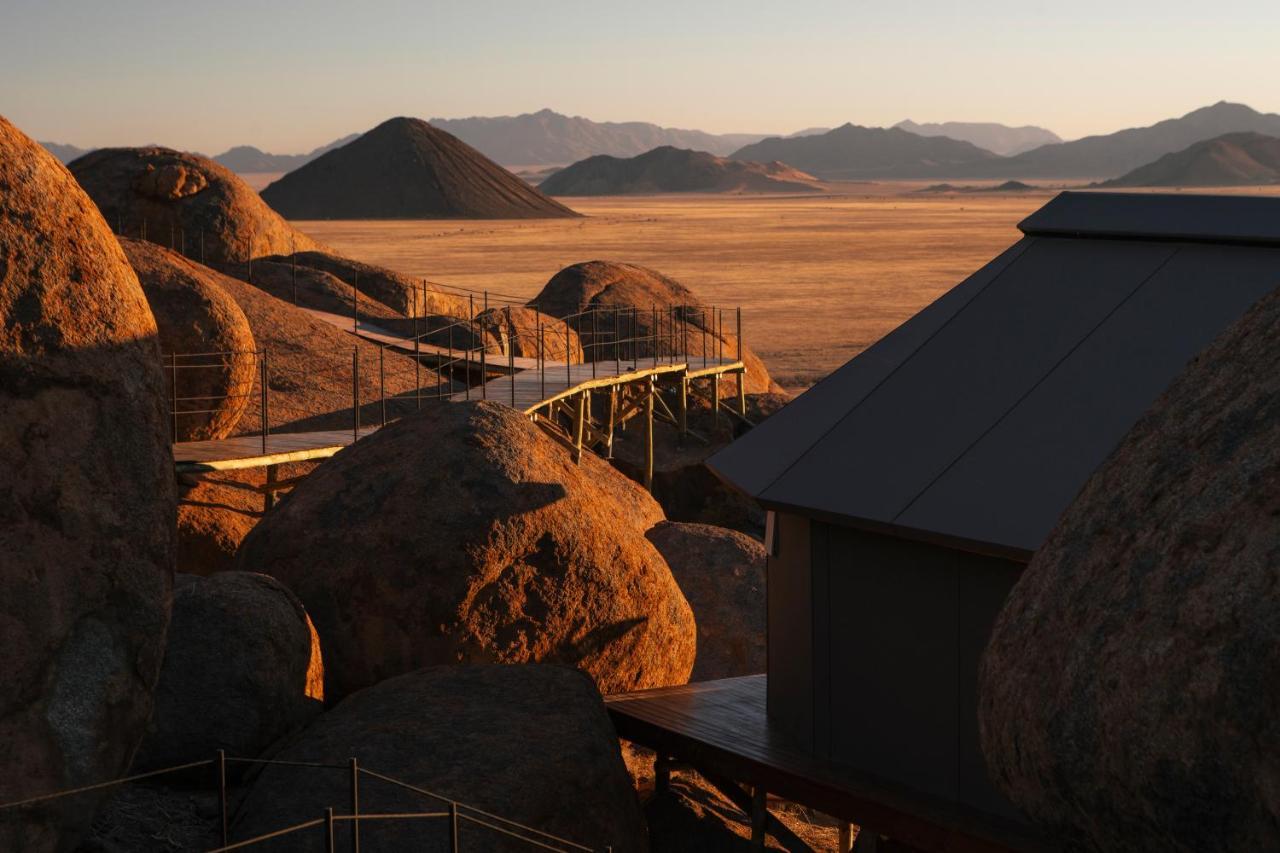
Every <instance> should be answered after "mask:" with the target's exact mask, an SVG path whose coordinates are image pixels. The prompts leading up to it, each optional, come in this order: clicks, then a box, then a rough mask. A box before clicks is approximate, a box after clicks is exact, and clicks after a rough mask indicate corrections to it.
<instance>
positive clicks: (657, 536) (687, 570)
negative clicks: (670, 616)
mask: <svg viewBox="0 0 1280 853" xmlns="http://www.w3.org/2000/svg"><path fill="white" fill-rule="evenodd" d="M646 535H647V536H648V538H649V541H650V542H652V543H653V544H654V547H656V548H657V549H658V553H659V554H661V555H662V557H663V559H665V560H666V561H667V565H669V566H670V567H671V574H673V575H675V578H676V583H678V584H680V591H681V592H683V593H684V597H685V599H686V600H688V602H689V607H691V608H692V609H693V619H694V621H695V622H696V623H697V624H698V656H697V658H696V659H695V660H694V662H693V674H692V675H691V676H690V677H689V680H690V681H710V680H712V679H716V678H732V677H734V676H738V675H754V674H756V673H760V672H764V671H765V668H766V663H767V660H766V650H765V584H764V564H765V551H764V546H763V545H761V544H760V542H759V541H757V540H755V539H752V538H751V537H750V536H747V535H746V534H743V533H739V532H737V531H736V530H725V529H724V528H722V527H713V526H711V525H710V524H681V523H680V522H675V521H664V522H662V523H660V524H658V525H657V526H655V527H654V528H653V529H652V530H650V531H649V532H648V533H647V534H646Z"/></svg>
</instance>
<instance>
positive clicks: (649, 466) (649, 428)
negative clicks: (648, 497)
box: [644, 376, 654, 492]
mask: <svg viewBox="0 0 1280 853" xmlns="http://www.w3.org/2000/svg"><path fill="white" fill-rule="evenodd" d="M653 395H654V387H653V377H652V376H650V377H649V378H648V379H647V380H646V381H645V397H644V487H645V489H647V490H648V491H650V492H652V491H653Z"/></svg>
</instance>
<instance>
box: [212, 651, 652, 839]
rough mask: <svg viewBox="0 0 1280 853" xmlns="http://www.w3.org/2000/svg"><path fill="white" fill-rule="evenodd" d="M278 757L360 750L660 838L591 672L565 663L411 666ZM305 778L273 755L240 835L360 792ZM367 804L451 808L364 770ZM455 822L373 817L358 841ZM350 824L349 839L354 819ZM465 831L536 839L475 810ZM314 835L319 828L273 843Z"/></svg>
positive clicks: (502, 798)
mask: <svg viewBox="0 0 1280 853" xmlns="http://www.w3.org/2000/svg"><path fill="white" fill-rule="evenodd" d="M275 757H276V758H278V759H281V760H285V761H289V760H303V761H322V762H334V763H346V762H347V761H348V760H349V759H350V758H352V757H355V758H356V759H357V760H358V761H359V762H360V766H362V767H365V768H367V769H369V770H371V771H374V772H377V773H381V774H384V775H386V776H390V777H392V778H394V779H397V780H400V781H402V782H406V783H408V784H410V785H415V786H417V787H420V788H426V789H427V790H430V791H434V792H436V793H438V794H440V795H441V796H442V797H449V798H451V799H453V800H456V801H460V802H462V803H465V804H467V805H469V806H473V807H475V808H478V809H483V810H484V811H486V812H489V813H491V814H493V815H497V816H498V817H500V818H505V819H506V820H509V821H516V822H518V823H520V824H523V825H524V826H527V827H532V828H533V829H536V830H540V831H542V832H547V833H551V834H552V835H555V836H558V837H560V838H563V839H566V840H568V841H572V842H574V843H577V844H581V845H585V846H587V847H590V848H591V849H593V850H603V849H605V848H606V847H612V849H613V850H615V851H620V853H626V852H627V851H637V853H638V851H645V850H648V849H649V847H648V843H647V838H646V834H645V827H644V819H643V817H642V816H641V814H640V807H639V803H638V802H637V800H636V797H635V793H634V791H633V790H632V788H631V780H630V778H629V777H628V776H627V771H626V768H625V767H623V764H622V758H621V756H620V755H619V753H618V738H617V735H615V734H614V731H613V726H612V725H611V724H610V722H609V717H608V715H607V714H606V713H605V709H604V704H603V703H602V702H601V701H600V696H599V694H598V693H597V692H596V690H595V688H593V687H592V686H591V682H590V680H589V679H587V678H585V677H583V676H582V675H581V674H580V673H576V672H573V671H572V670H570V669H567V668H564V667H558V666H444V667H432V668H429V669H424V670H420V671H417V672H413V673H410V674H408V675H403V676H400V677H399V678H394V679H391V680H389V681H384V682H382V683H381V684H378V685H376V686H374V687H370V688H368V689H366V690H362V691H361V692H359V693H356V694H355V695H352V696H349V697H348V698H347V699H345V700H344V701H343V702H342V703H341V704H339V705H338V706H337V707H336V708H334V709H333V710H331V711H329V712H328V713H326V714H325V715H324V716H322V717H320V719H318V720H317V721H316V722H314V723H313V724H312V725H311V726H309V727H308V728H307V729H306V731H304V732H303V733H302V735H301V736H300V737H298V738H297V739H296V740H295V741H293V742H292V743H290V744H289V745H288V747H287V748H285V749H284V750H283V751H282V752H281V753H279V754H278V755H276V756H275ZM305 779H306V783H305V784H299V776H298V771H297V768H290V767H270V768H267V770H265V771H264V772H263V774H262V776H261V777H260V778H259V779H258V781H257V783H256V784H255V785H254V786H253V789H252V790H251V791H250V792H249V795H248V797H247V798H246V801H245V805H244V807H243V808H242V809H241V811H240V813H239V815H238V816H237V819H236V825H235V829H234V833H235V836H236V837H237V838H246V837H251V836H252V835H255V834H258V833H263V832H268V831H271V830H274V829H278V828H280V827H282V826H288V825H289V824H292V823H297V822H301V821H304V820H312V819H314V818H315V817H316V816H319V815H321V814H323V810H324V808H325V807H326V806H339V807H342V806H343V805H345V804H346V803H347V802H349V800H350V789H349V787H348V781H347V778H346V776H345V775H344V774H341V773H332V772H329V771H321V772H318V773H312V774H310V775H308V776H307V777H305ZM360 807H361V810H362V811H364V812H368V813H378V812H381V813H396V812H414V811H435V810H439V809H442V808H443V809H445V810H447V808H448V807H447V804H442V803H441V802H440V800H438V799H433V798H429V797H424V796H423V795H421V794H417V793H414V792H412V791H407V790H404V789H402V788H397V787H395V786H393V785H390V784H388V783H385V782H379V781H378V780H376V779H371V778H366V780H365V781H364V782H362V784H361V790H360ZM461 811H462V813H463V814H464V815H466V814H472V815H475V813H474V812H472V811H470V810H469V809H467V808H465V807H464V808H462V809H461ZM475 816H477V817H480V816H479V815H475ZM431 825H432V823H430V822H429V823H428V824H426V826H431ZM498 825H500V826H504V827H506V828H512V827H510V826H509V825H508V824H504V823H502V822H500V821H499V822H498ZM446 827H447V824H445V823H442V822H441V821H439V820H437V821H435V822H434V829H432V830H428V829H425V828H424V823H423V822H422V821H370V822H366V823H364V824H362V825H361V827H360V842H361V844H362V845H364V846H366V847H367V848H368V849H370V850H421V851H428V853H430V851H437V850H438V851H445V850H448V849H449V847H448V839H449V833H448V831H447V829H446ZM338 832H339V833H340V834H339V835H338V836H337V842H338V846H339V849H343V850H345V849H347V845H348V844H349V843H350V842H349V836H347V834H346V833H347V828H346V827H345V826H344V827H341V828H339V830H338ZM532 837H533V838H535V839H536V838H537V836H536V835H535V836H532ZM459 842H460V848H461V849H462V850H501V851H507V850H512V851H515V850H528V849H530V847H531V846H530V845H529V844H528V843H520V842H516V841H513V840H510V839H507V838H505V837H504V836H502V835H500V834H498V833H496V832H494V831H493V830H490V829H486V828H485V827H482V826H479V825H478V824H474V823H471V822H469V821H466V820H463V821H461V822H460V834H459ZM557 847H558V849H559V846H558V845H557ZM314 848H315V837H314V836H313V835H311V834H301V835H295V836H288V837H286V838H283V839H281V840H280V842H279V843H277V844H276V845H274V846H273V847H272V849H273V850H281V851H291V850H299V851H303V850H306V851H310V850H312V849H314Z"/></svg>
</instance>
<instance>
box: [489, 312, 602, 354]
mask: <svg viewBox="0 0 1280 853" xmlns="http://www.w3.org/2000/svg"><path fill="white" fill-rule="evenodd" d="M476 324H477V325H478V326H479V327H480V328H482V329H484V330H485V332H487V333H488V336H490V337H491V338H492V340H493V348H494V349H496V354H498V355H508V354H513V355H515V356H516V357H517V358H538V357H539V354H541V357H542V358H543V359H544V360H547V361H558V362H561V363H564V362H565V361H568V362H569V363H570V364H582V362H583V361H584V356H583V349H582V340H581V339H580V338H579V336H578V332H577V331H576V330H575V329H574V328H573V327H572V326H570V325H567V324H566V323H565V322H564V321H563V320H558V319H556V318H555V317H552V316H551V315H549V314H543V313H541V312H539V311H536V310H534V309H532V308H522V307H519V306H511V307H503V308H490V309H488V310H487V311H482V312H480V314H479V315H477V317H476Z"/></svg>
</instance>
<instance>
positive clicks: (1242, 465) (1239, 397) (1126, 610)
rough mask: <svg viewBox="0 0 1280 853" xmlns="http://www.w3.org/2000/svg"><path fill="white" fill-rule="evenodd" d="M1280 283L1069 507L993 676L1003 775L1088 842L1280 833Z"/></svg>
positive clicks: (1238, 842)
mask: <svg viewBox="0 0 1280 853" xmlns="http://www.w3.org/2000/svg"><path fill="white" fill-rule="evenodd" d="M1277 507H1280V294H1277V293H1272V294H1271V295H1270V296H1267V297H1265V298H1264V299H1263V300H1262V301H1261V302H1259V303H1258V304H1257V305H1255V306H1254V308H1253V309H1252V310H1251V311H1250V312H1249V313H1248V314H1246V315H1245V316H1244V317H1243V318H1241V319H1240V320H1239V321H1238V322H1237V323H1236V324H1235V325H1234V326H1232V327H1231V328H1229V329H1227V330H1226V331H1225V332H1223V333H1222V335H1221V336H1219V338H1218V339H1217V340H1216V341H1215V342H1214V343H1213V344H1211V345H1210V346H1209V347H1208V348H1207V349H1206V350H1204V351H1203V352H1202V353H1200V354H1199V355H1198V356H1197V357H1196V358H1195V359H1194V360H1193V361H1192V362H1191V364H1190V365H1189V366H1188V367H1187V368H1186V369H1185V370H1184V372H1183V373H1182V374H1181V376H1180V377H1179V378H1178V379H1176V380H1175V381H1174V383H1173V384H1172V385H1171V386H1170V387H1169V389H1168V390H1167V391H1166V392H1165V394H1164V395H1163V396H1162V397H1161V399H1159V400H1158V401H1157V402H1156V403H1155V404H1154V406H1153V407H1152V408H1151V409H1150V410H1149V411H1148V412H1147V414H1146V415H1144V416H1143V418H1142V420H1140V421H1139V422H1138V424H1137V425H1135V426H1134V428H1133V429H1132V430H1131V431H1130V433H1129V434H1128V435H1127V436H1126V437H1125V439H1124V440H1123V441H1122V442H1121V444H1120V446H1119V447H1118V448H1117V449H1116V450H1115V451H1114V452H1113V453H1112V454H1111V456H1110V457H1109V459H1108V460H1107V462H1106V463H1105V464H1104V465H1103V466H1102V467H1101V468H1100V469H1099V470H1098V471H1097V473H1095V474H1094V475H1093V477H1092V478H1091V479H1090V480H1089V482H1088V483H1087V484H1086V485H1085V487H1084V489H1083V490H1082V491H1081V492H1080V494H1079V495H1078V496H1077V497H1076V499H1075V501H1074V502H1073V503H1072V505H1071V507H1070V508H1069V509H1068V510H1067V511H1066V513H1064V515H1063V516H1062V518H1061V519H1060V521H1059V522H1058V526H1057V528H1056V530H1055V531H1054V532H1053V534H1052V535H1051V536H1050V537H1049V539H1048V541H1047V542H1046V543H1045V545H1044V546H1043V547H1042V548H1041V549H1040V551H1039V552H1037V554H1036V556H1035V558H1034V559H1033V560H1032V562H1031V565H1030V567H1029V568H1028V569H1027V571H1026V572H1025V574H1024V575H1023V577H1022V579H1021V580H1020V581H1019V582H1018V584H1017V585H1016V586H1015V587H1014V589H1013V591H1012V592H1011V593H1010V595H1009V599H1008V601H1007V603H1006V604H1005V607H1004V609H1003V611H1002V612H1001V613H1000V616H999V618H998V620H997V622H996V625H995V628H994V630H993V633H992V636H991V640H990V644H989V645H988V647H987V651H986V656H985V659H984V662H983V665H982V672H981V676H980V704H979V721H980V728H981V734H982V746H983V752H984V754H985V755H986V759H987V764H988V766H989V767H990V769H991V775H992V780H993V781H994V782H995V783H996V785H997V786H998V787H999V788H1001V789H1002V790H1003V791H1004V792H1005V793H1006V794H1007V795H1008V796H1009V798H1010V799H1011V800H1013V802H1014V803H1016V804H1017V805H1019V806H1020V807H1021V808H1022V809H1023V810H1024V811H1025V812H1026V813H1027V814H1028V815H1029V816H1030V817H1031V818H1032V819H1033V820H1035V821H1037V822H1038V823H1040V824H1041V825H1043V826H1045V827H1046V828H1047V829H1049V831H1051V832H1053V833H1055V834H1057V835H1060V836H1061V837H1066V838H1070V839H1072V840H1073V842H1074V843H1075V844H1076V845H1078V846H1079V847H1080V848H1081V849H1089V850H1128V851H1194V850H1241V851H1244V850H1268V849H1276V848H1277V846H1278V845H1280V781H1278V779H1280V777H1278V776H1277V770H1276V768H1277V767H1280V715H1277V713H1276V709H1277V708H1278V707H1280V608H1277V606H1276V591H1277V589H1278V588H1280V559H1278V557H1277V543H1278V542H1280V513H1277Z"/></svg>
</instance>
